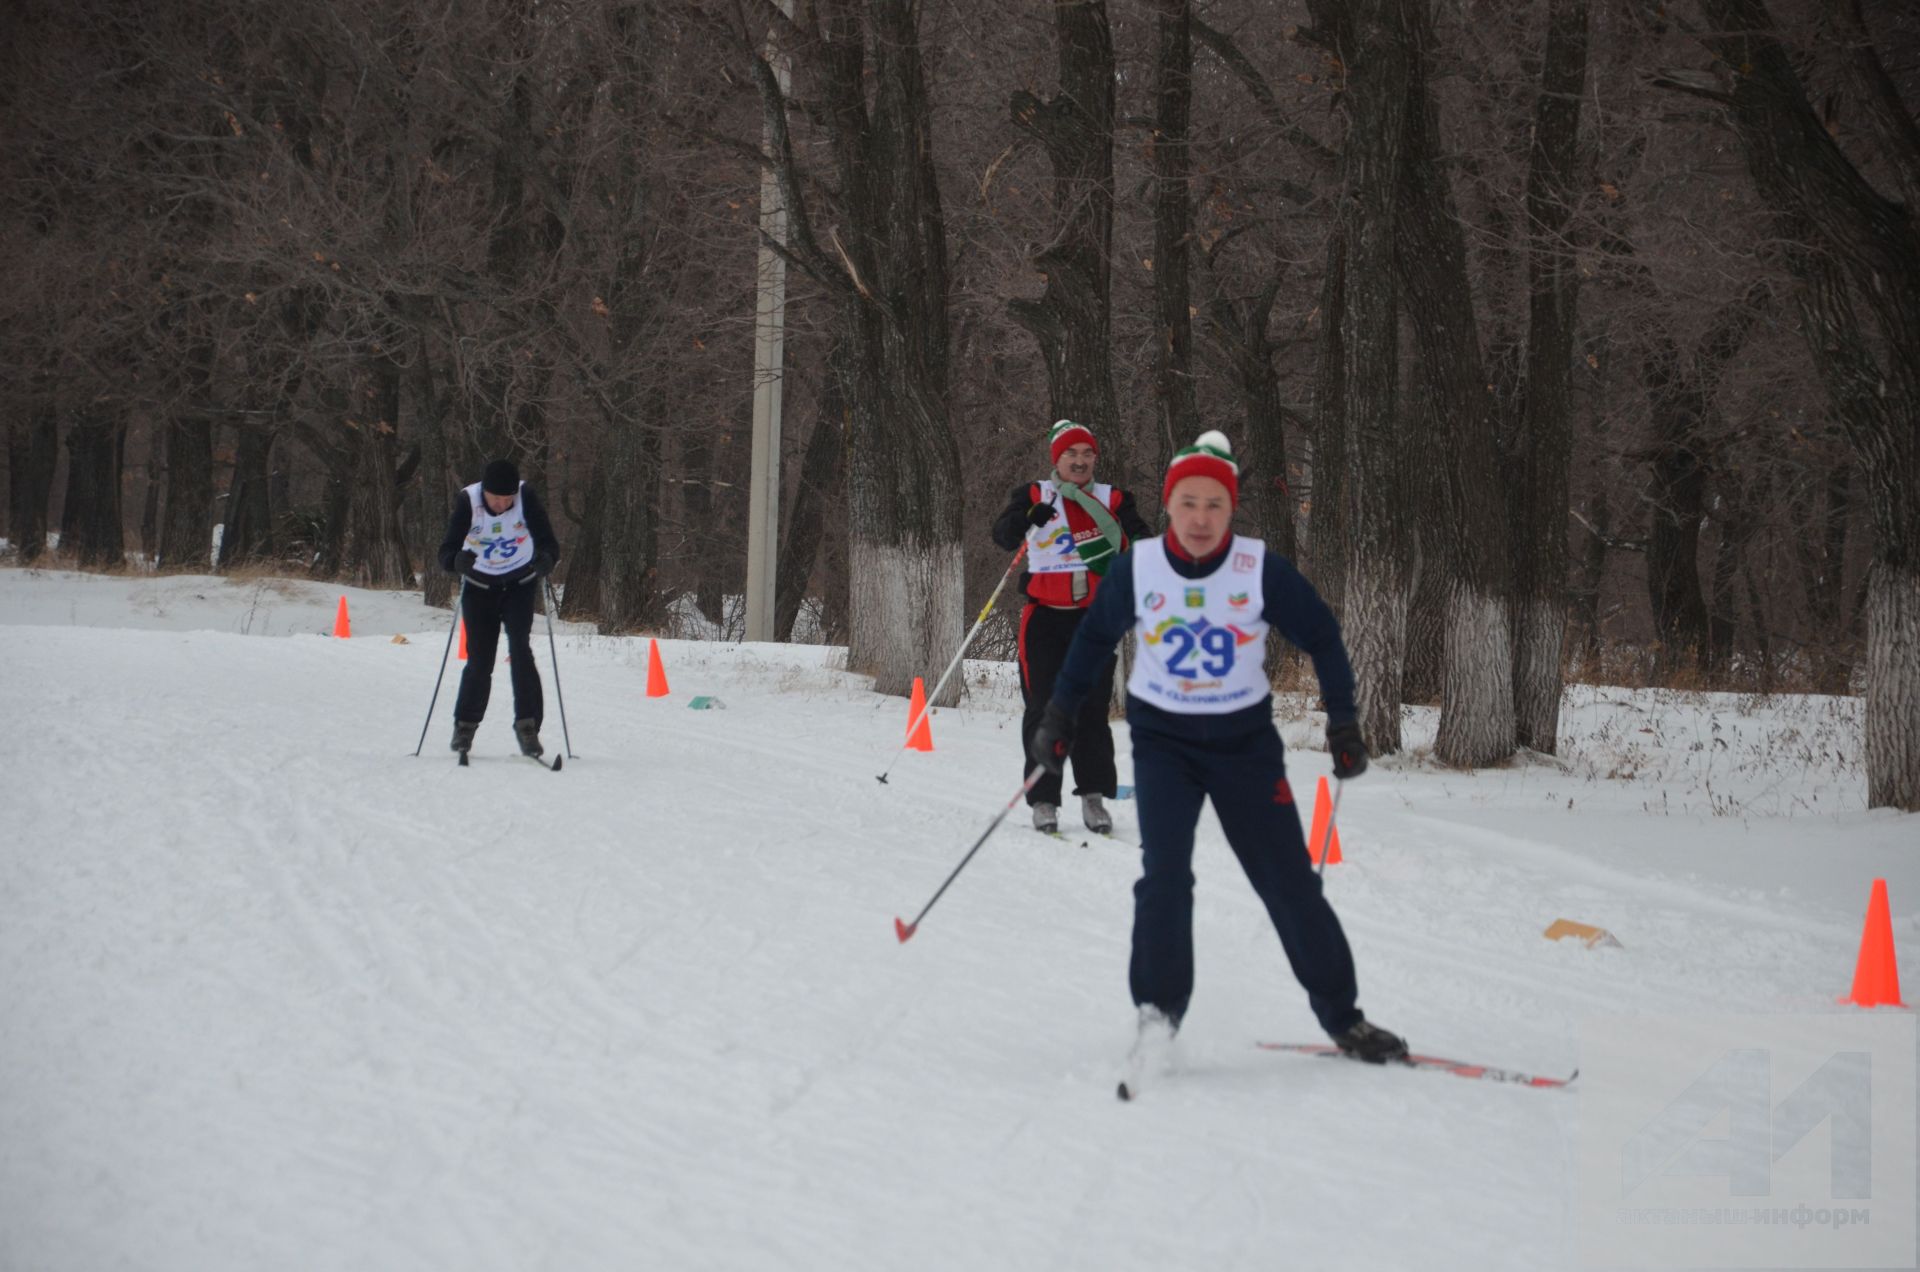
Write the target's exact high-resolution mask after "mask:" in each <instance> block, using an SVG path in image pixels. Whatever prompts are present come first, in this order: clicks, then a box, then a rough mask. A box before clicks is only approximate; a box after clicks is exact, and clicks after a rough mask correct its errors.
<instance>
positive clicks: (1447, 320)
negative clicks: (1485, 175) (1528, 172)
mask: <svg viewBox="0 0 1920 1272" xmlns="http://www.w3.org/2000/svg"><path fill="white" fill-rule="evenodd" d="M1430 39H1431V33H1430V32H1428V31H1426V30H1425V23H1424V22H1422V23H1421V24H1420V30H1419V33H1418V35H1417V37H1416V38H1415V40H1414V41H1413V42H1412V43H1413V53H1412V56H1411V58H1410V59H1409V61H1410V64H1411V65H1410V69H1411V74H1410V77H1409V88H1408V98H1409V102H1408V106H1407V111H1406V118H1405V123H1404V137H1403V140H1402V146H1403V150H1402V153H1401V156H1400V165H1399V186H1398V189H1399V198H1400V202H1399V205H1398V207H1397V208H1396V210H1395V219H1394V234H1395V240H1394V241H1395V257H1396V264H1397V268H1398V271H1399V276H1400V281H1401V285H1402V288H1403V289H1404V294H1405V299H1406V310H1407V315H1408V317H1409V318H1410V319H1411V321H1412V327H1413V332H1414V336H1415V338H1416V339H1417V340H1418V341H1419V343H1420V365H1421V367H1422V368H1423V379H1424V380H1425V382H1426V383H1427V384H1428V385H1429V386H1430V388H1431V392H1429V393H1426V394H1423V395H1421V396H1422V400H1423V404H1424V409H1423V411H1422V415H1423V420H1422V424H1423V432H1425V433H1426V434H1427V435H1428V437H1429V441H1430V444H1431V445H1433V446H1435V447H1437V448H1438V450H1439V452H1440V455H1441V460H1440V463H1439V464H1438V467H1439V468H1440V469H1441V471H1442V473H1443V474H1444V484H1443V487H1442V489H1443V490H1444V495H1445V497H1444V500H1443V501H1441V503H1440V505H1439V508H1438V509H1432V508H1429V507H1428V506H1427V505H1425V504H1423V505H1421V507H1422V509H1423V511H1426V512H1429V513H1431V512H1432V511H1436V510H1437V511H1439V512H1440V513H1441V515H1440V516H1439V518H1438V519H1437V524H1435V522H1434V521H1432V520H1430V521H1429V522H1428V524H1427V525H1425V526H1423V527H1422V533H1421V539H1422V544H1423V546H1426V545H1429V544H1430V545H1431V546H1432V547H1433V548H1434V549H1437V550H1436V551H1431V552H1427V553H1423V557H1422V559H1423V561H1424V562H1425V564H1426V565H1427V568H1429V569H1438V570H1440V571H1442V572H1443V573H1444V577H1445V588H1444V596H1445V600H1444V602H1443V604H1444V606H1445V617H1444V619H1443V620H1442V629H1443V631H1444V633H1445V647H1444V649H1445V653H1444V657H1445V667H1444V670H1443V672H1442V675H1441V693H1440V732H1439V737H1438V739H1437V740H1436V742H1435V744H1434V755H1435V756H1436V757H1437V758H1438V759H1439V760H1440V762H1441V763H1443V764H1451V765H1455V766H1458V767H1460V768H1479V767H1483V766H1485V765H1488V764H1495V763H1498V762H1499V761H1501V760H1504V759H1506V758H1508V757H1509V756H1511V755H1512V754H1513V749H1514V732H1513V655H1512V651H1511V647H1510V645H1509V641H1510V639H1511V637H1510V626H1509V622H1508V605H1509V602H1510V600H1511V594H1512V573H1511V568H1510V566H1509V563H1508V561H1507V549H1506V526H1505V523H1504V515H1503V514H1504V509H1505V502H1506V501H1505V492H1504V489H1503V485H1502V480H1501V477H1502V474H1501V470H1500V462H1499V451H1498V445H1497V441H1496V437H1495V427H1496V413H1495V407H1496V404H1495V402H1494V399H1493V395H1492V394H1491V393H1490V392H1488V388H1489V384H1490V381H1489V378H1488V375H1487V369H1486V362H1485V359H1484V358H1483V357H1482V356H1481V350H1480V327H1479V317H1478V315H1477V313H1476V312H1475V307H1474V300H1473V285H1472V283H1471V281H1470V280H1469V279H1468V277H1467V250H1466V242H1465V239H1464V237H1463V236H1462V234H1461V230H1460V214H1459V209H1458V207H1457V206H1456V203H1455V200H1454V196H1453V184H1452V182H1451V180H1449V178H1448V177H1447V175H1446V172H1445V170H1444V169H1443V168H1442V167H1441V166H1440V154H1439V145H1440V140H1439V133H1440V109H1439V104H1438V102H1437V101H1436V100H1435V98H1434V96H1433V93H1432V90H1431V89H1430V88H1429V87H1428V84H1427V74H1428V71H1427V59H1428V56H1429V54H1428V51H1427V49H1426V48H1425V45H1426V44H1427V43H1428V42H1429V40H1430Z"/></svg>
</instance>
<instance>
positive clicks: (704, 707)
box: [687, 693, 727, 711]
mask: <svg viewBox="0 0 1920 1272" xmlns="http://www.w3.org/2000/svg"><path fill="white" fill-rule="evenodd" d="M687 705H688V706H690V707H692V708H693V709H694V710H695V711H711V710H713V709H714V708H716V707H717V708H720V709H723V710H724V709H725V707H726V705H727V704H726V703H724V702H722V701H720V699H718V698H715V697H712V696H711V695H708V694H704V693H703V694H701V695H700V696H699V697H697V698H695V699H694V700H693V701H692V702H689V703H688V704H687Z"/></svg>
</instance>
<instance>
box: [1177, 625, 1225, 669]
mask: <svg viewBox="0 0 1920 1272" xmlns="http://www.w3.org/2000/svg"><path fill="white" fill-rule="evenodd" d="M1161 639H1162V640H1164V641H1165V642H1166V643H1167V648H1168V649H1170V650H1171V651H1172V656H1171V657H1169V658H1168V659H1167V671H1168V672H1169V673H1170V674H1172V675H1174V676H1178V677H1179V678H1180V679H1182V680H1192V679H1193V678H1194V677H1195V676H1196V675H1206V676H1214V677H1218V676H1224V675H1226V674H1227V673H1228V672H1230V671H1232V670H1233V655H1234V648H1235V646H1234V640H1233V633H1232V632H1230V631H1228V630H1227V629H1226V628H1224V627H1209V628H1207V629H1206V630H1204V631H1202V632H1200V633H1199V634H1198V635H1195V633H1194V630H1193V629H1192V628H1191V627H1175V628H1173V629H1171V630H1170V631H1168V632H1167V634H1166V635H1165V636H1163V637H1161ZM1195 659H1198V660H1199V663H1200V670H1199V671H1197V672H1196V671H1195V670H1194V666H1193V664H1194V660H1195Z"/></svg>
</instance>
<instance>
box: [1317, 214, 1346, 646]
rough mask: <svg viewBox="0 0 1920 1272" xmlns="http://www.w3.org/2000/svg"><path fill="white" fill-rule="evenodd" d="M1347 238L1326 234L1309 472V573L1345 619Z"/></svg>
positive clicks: (1337, 232)
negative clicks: (1325, 263)
mask: <svg viewBox="0 0 1920 1272" xmlns="http://www.w3.org/2000/svg"><path fill="white" fill-rule="evenodd" d="M1346 261H1347V254H1346V235H1345V231H1343V230H1342V229H1341V227H1340V225H1339V224H1338V223H1336V224H1335V225H1334V226H1333V228H1332V230H1331V231H1330V232H1329V233H1328V235H1327V266H1326V271H1325V273H1324V274H1323V276H1322V281H1321V285H1320V347H1319V349H1318V350H1317V351H1316V352H1315V356H1314V376H1313V439H1312V441H1313V455H1312V462H1311V464H1310V465H1309V469H1308V473H1307V482H1308V489H1309V491H1310V492H1311V494H1310V497H1309V499H1308V505H1307V512H1308V515H1307V559H1308V561H1309V562H1310V564H1309V566H1308V570H1307V573H1308V575H1309V576H1310V577H1311V578H1312V580H1313V583H1314V588H1315V590H1316V591H1318V592H1319V593H1320V595H1321V597H1322V598H1323V599H1325V601H1326V602H1327V604H1328V605H1329V606H1331V607H1332V609H1333V612H1334V613H1335V614H1336V615H1340V616H1341V621H1342V622H1344V621H1345V610H1346V599H1347V536H1348V534H1349V533H1350V532H1351V527H1349V525H1348V524H1347V517H1346V511H1347V495H1346V492H1347V483H1346V469H1345V468H1344V467H1343V465H1344V464H1345V462H1346V452H1347V440H1346V439H1347V433H1346V411H1347V394H1346V378H1345V377H1346V369H1347V346H1346V340H1345V335H1344V333H1345V330H1346V294H1347V293H1346V288H1347V283H1346V273H1347V270H1346Z"/></svg>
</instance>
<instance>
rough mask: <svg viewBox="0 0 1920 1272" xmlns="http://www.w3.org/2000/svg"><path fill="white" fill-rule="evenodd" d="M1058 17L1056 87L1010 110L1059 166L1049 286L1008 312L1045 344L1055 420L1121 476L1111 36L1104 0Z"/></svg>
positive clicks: (1019, 96) (1071, 4) (1046, 259)
mask: <svg viewBox="0 0 1920 1272" xmlns="http://www.w3.org/2000/svg"><path fill="white" fill-rule="evenodd" d="M1053 18H1054V35H1055V47H1056V50H1057V52H1058V55H1059V67H1060V91H1059V93H1058V94H1057V95H1056V96H1055V97H1054V98H1053V100H1052V101H1044V102H1043V101H1041V100H1040V99H1039V98H1037V97H1035V96H1034V95H1033V94H1031V93H1029V92H1026V91H1025V90H1022V91H1020V92H1017V93H1015V94H1014V95H1013V99H1012V102H1011V103H1010V107H1009V109H1010V110H1011V113H1012V117H1013V122H1014V125H1015V127H1018V128H1020V129H1022V130H1023V131H1025V132H1027V133H1028V134H1029V135H1030V136H1033V137H1035V138H1037V139H1038V140H1039V141H1040V143H1041V144H1042V145H1043V146H1044V147H1045V148H1046V151H1047V158H1048V160H1049V162H1050V163H1051V164H1052V167H1053V213H1054V218H1055V224H1054V232H1053V236H1052V237H1051V238H1050V239H1049V240H1048V242H1047V243H1046V245H1045V246H1044V247H1042V248H1040V249H1039V250H1038V251H1037V252H1035V253H1034V254H1033V266H1034V268H1035V269H1037V270H1039V271H1040V273H1041V274H1042V275H1044V276H1045V278H1046V280H1047V288H1046V291H1045V292H1043V293H1042V294H1041V296H1040V299H1039V300H1023V299H1015V300H1013V301H1010V302H1008V305H1007V312H1008V314H1009V315H1010V316H1012V318H1013V319H1014V320H1015V321H1016V322H1018V323H1019V324H1020V325H1021V326H1022V327H1025V328H1026V329H1027V331H1029V332H1030V333H1032V335H1033V338H1034V340H1035V341H1036V342H1037V343H1038V344H1039V346H1040V356H1041V360H1042V361H1043V362H1044V363H1045V365H1046V368H1047V396H1048V401H1049V409H1050V411H1051V412H1052V418H1054V419H1057V420H1058V419H1070V420H1078V421H1080V422H1081V423H1083V424H1085V425H1087V426H1088V427H1089V428H1091V429H1092V430H1093V431H1094V434H1095V435H1096V436H1097V437H1099V438H1100V450H1101V459H1102V461H1103V462H1104V463H1105V465H1106V466H1107V469H1108V471H1110V472H1113V473H1116V474H1117V473H1124V472H1125V462H1124V461H1125V458H1126V445H1125V438H1124V437H1123V436H1122V434H1121V432H1120V428H1119V424H1120V412H1119V408H1118V406H1117V405H1116V403H1115V400H1114V396H1113V366H1112V344H1113V340H1112V335H1113V304H1112V278H1111V275H1112V268H1111V255H1112V250H1113V91H1114V90H1113V36H1112V34H1111V32H1110V31H1109V29H1108V26H1107V6H1106V0H1054V5H1053Z"/></svg>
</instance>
